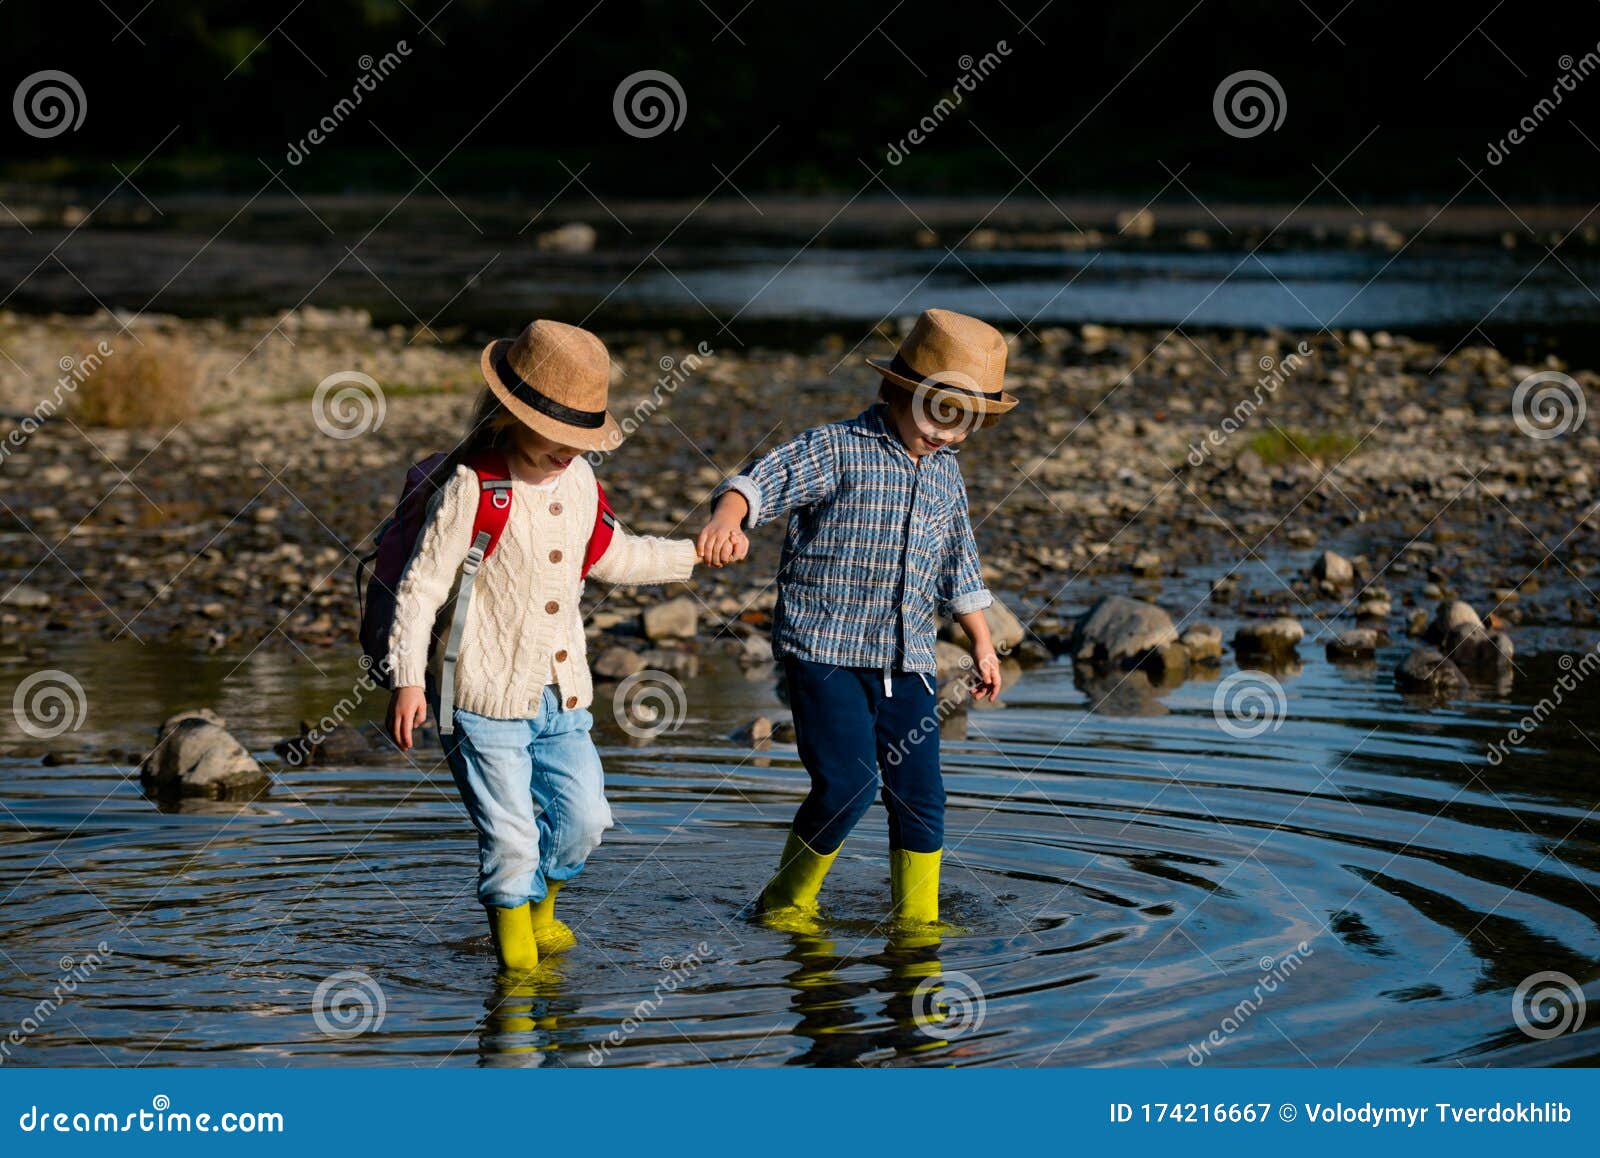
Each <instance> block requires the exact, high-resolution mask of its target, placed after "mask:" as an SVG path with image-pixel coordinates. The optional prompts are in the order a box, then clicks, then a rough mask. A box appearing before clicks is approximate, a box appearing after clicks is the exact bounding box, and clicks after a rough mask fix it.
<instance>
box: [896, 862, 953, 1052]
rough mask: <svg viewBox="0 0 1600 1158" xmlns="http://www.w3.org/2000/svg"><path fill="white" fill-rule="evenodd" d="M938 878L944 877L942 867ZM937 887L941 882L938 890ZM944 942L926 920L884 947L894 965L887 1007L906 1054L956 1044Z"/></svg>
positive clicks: (903, 930)
mask: <svg viewBox="0 0 1600 1158" xmlns="http://www.w3.org/2000/svg"><path fill="white" fill-rule="evenodd" d="M935 855H936V854H935ZM934 879H935V881H937V879H938V878H937V870H935V878H934ZM937 889H938V885H937V884H935V885H934V890H935V893H937ZM940 944H941V937H940V934H939V929H938V926H937V925H930V924H922V925H909V926H904V927H901V928H897V929H896V930H895V932H894V933H893V934H892V935H891V936H890V938H889V941H888V943H887V944H886V945H885V946H884V947H883V955H882V957H881V960H882V962H883V963H884V964H885V965H887V966H888V975H887V978H886V984H885V988H886V989H887V990H888V993H889V997H888V1000H887V1001H885V1002H884V1006H883V1011H884V1014H885V1016H887V1017H888V1019H889V1020H890V1021H891V1022H892V1023H893V1024H894V1025H895V1026H896V1027H897V1029H898V1030H899V1031H900V1032H898V1033H897V1034H896V1035H895V1037H896V1040H895V1042H894V1044H895V1047H896V1050H897V1051H898V1052H899V1053H901V1054H924V1053H928V1052H931V1051H934V1050H940V1049H944V1048H945V1047H946V1046H948V1045H949V1044H950V1042H949V1035H948V1033H947V1032H946V1031H947V1028H948V1026H949V1024H950V1009H949V1008H948V1006H947V1004H946V1003H945V1001H944V1000H943V998H942V994H943V992H944V990H945V981H944V963H943V962H942V961H941V960H940V959H939V947H940Z"/></svg>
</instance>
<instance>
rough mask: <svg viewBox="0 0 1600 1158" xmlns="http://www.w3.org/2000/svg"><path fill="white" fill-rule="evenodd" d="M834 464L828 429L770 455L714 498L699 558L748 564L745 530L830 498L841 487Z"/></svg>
mask: <svg viewBox="0 0 1600 1158" xmlns="http://www.w3.org/2000/svg"><path fill="white" fill-rule="evenodd" d="M836 463H837V460H836V458H835V455H834V449H833V433H832V431H831V429H830V428H829V427H826V426H819V427H816V428H815V429H812V430H808V431H806V432H805V433H803V434H800V435H797V436H795V437H794V438H791V439H790V440H789V441H788V442H786V443H784V444H783V445H781V446H778V447H775V448H773V449H772V450H770V451H768V452H767V453H766V454H764V455H763V456H762V457H761V459H760V461H758V462H757V463H756V464H755V465H754V466H753V467H751V468H750V470H749V471H747V472H746V473H744V474H739V475H734V476H733V477H732V478H730V479H728V480H727V481H726V482H724V483H723V484H722V485H721V486H719V487H718V488H717V489H716V491H715V492H714V494H713V500H712V501H713V504H714V505H713V507H712V511H711V519H710V520H709V521H708V522H707V523H706V526H705V529H704V530H703V531H701V532H700V535H699V538H698V539H697V545H698V547H699V549H700V555H701V557H702V558H703V559H705V561H706V562H707V563H709V564H711V565H712V566H721V565H722V564H723V563H728V562H733V561H734V560H736V559H742V558H744V555H745V551H746V550H748V548H749V543H748V540H746V539H745V537H744V531H745V529H746V528H755V527H759V526H760V525H761V524H762V523H770V522H772V521H773V520H774V519H778V518H782V517H783V516H784V515H786V514H788V513H789V512H790V511H792V510H794V509H795V508H796V507H807V506H810V505H811V504H813V503H817V502H821V501H822V500H823V499H825V498H827V497H828V496H829V495H830V494H832V493H833V490H834V487H835V486H836V485H837V484H838V479H839V472H838V468H837V465H836Z"/></svg>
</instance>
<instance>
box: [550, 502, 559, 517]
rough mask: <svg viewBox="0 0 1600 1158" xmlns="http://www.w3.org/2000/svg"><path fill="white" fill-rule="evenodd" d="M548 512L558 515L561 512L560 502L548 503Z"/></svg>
mask: <svg viewBox="0 0 1600 1158" xmlns="http://www.w3.org/2000/svg"><path fill="white" fill-rule="evenodd" d="M550 513H551V514H552V515H559V514H560V513H561V504H560V503H551V504H550Z"/></svg>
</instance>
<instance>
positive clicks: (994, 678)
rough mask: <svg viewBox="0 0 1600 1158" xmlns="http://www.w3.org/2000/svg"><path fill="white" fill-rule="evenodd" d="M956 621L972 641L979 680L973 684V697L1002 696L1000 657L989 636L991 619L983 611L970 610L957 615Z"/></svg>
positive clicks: (993, 697)
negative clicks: (985, 616)
mask: <svg viewBox="0 0 1600 1158" xmlns="http://www.w3.org/2000/svg"><path fill="white" fill-rule="evenodd" d="M956 622H957V623H959V624H960V625H961V629H962V630H963V631H965V632H966V633H967V638H968V639H970V640H971V641H972V662H973V668H974V670H975V671H976V672H977V674H978V680H977V682H976V683H975V684H973V685H972V697H973V699H978V700H981V699H986V698H987V699H991V700H997V699H999V698H1000V657H999V656H998V655H996V654H995V650H994V642H993V641H992V640H991V639H990V638H989V621H988V620H987V619H985V618H984V617H983V612H981V611H968V612H966V613H965V614H962V615H958V616H956Z"/></svg>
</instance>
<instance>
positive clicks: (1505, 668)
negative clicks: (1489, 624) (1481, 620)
mask: <svg viewBox="0 0 1600 1158" xmlns="http://www.w3.org/2000/svg"><path fill="white" fill-rule="evenodd" d="M1443 651H1444V654H1445V655H1446V656H1448V657H1449V658H1450V662H1451V663H1453V664H1455V665H1456V666H1457V667H1458V668H1460V669H1461V670H1462V671H1464V672H1466V673H1467V674H1469V675H1471V676H1476V677H1477V678H1479V679H1495V680H1499V679H1504V678H1505V677H1506V676H1509V675H1510V674H1511V657H1512V656H1513V655H1514V654H1515V649H1514V648H1513V646H1512V643H1511V637H1510V636H1509V635H1507V634H1506V633H1505V632H1503V631H1495V632H1490V631H1489V630H1488V629H1487V628H1485V627H1483V626H1481V625H1474V624H1470V623H1459V624H1457V625H1456V626H1454V627H1452V628H1450V630H1449V631H1448V632H1447V633H1446V634H1445V637H1444V647H1443Z"/></svg>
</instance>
